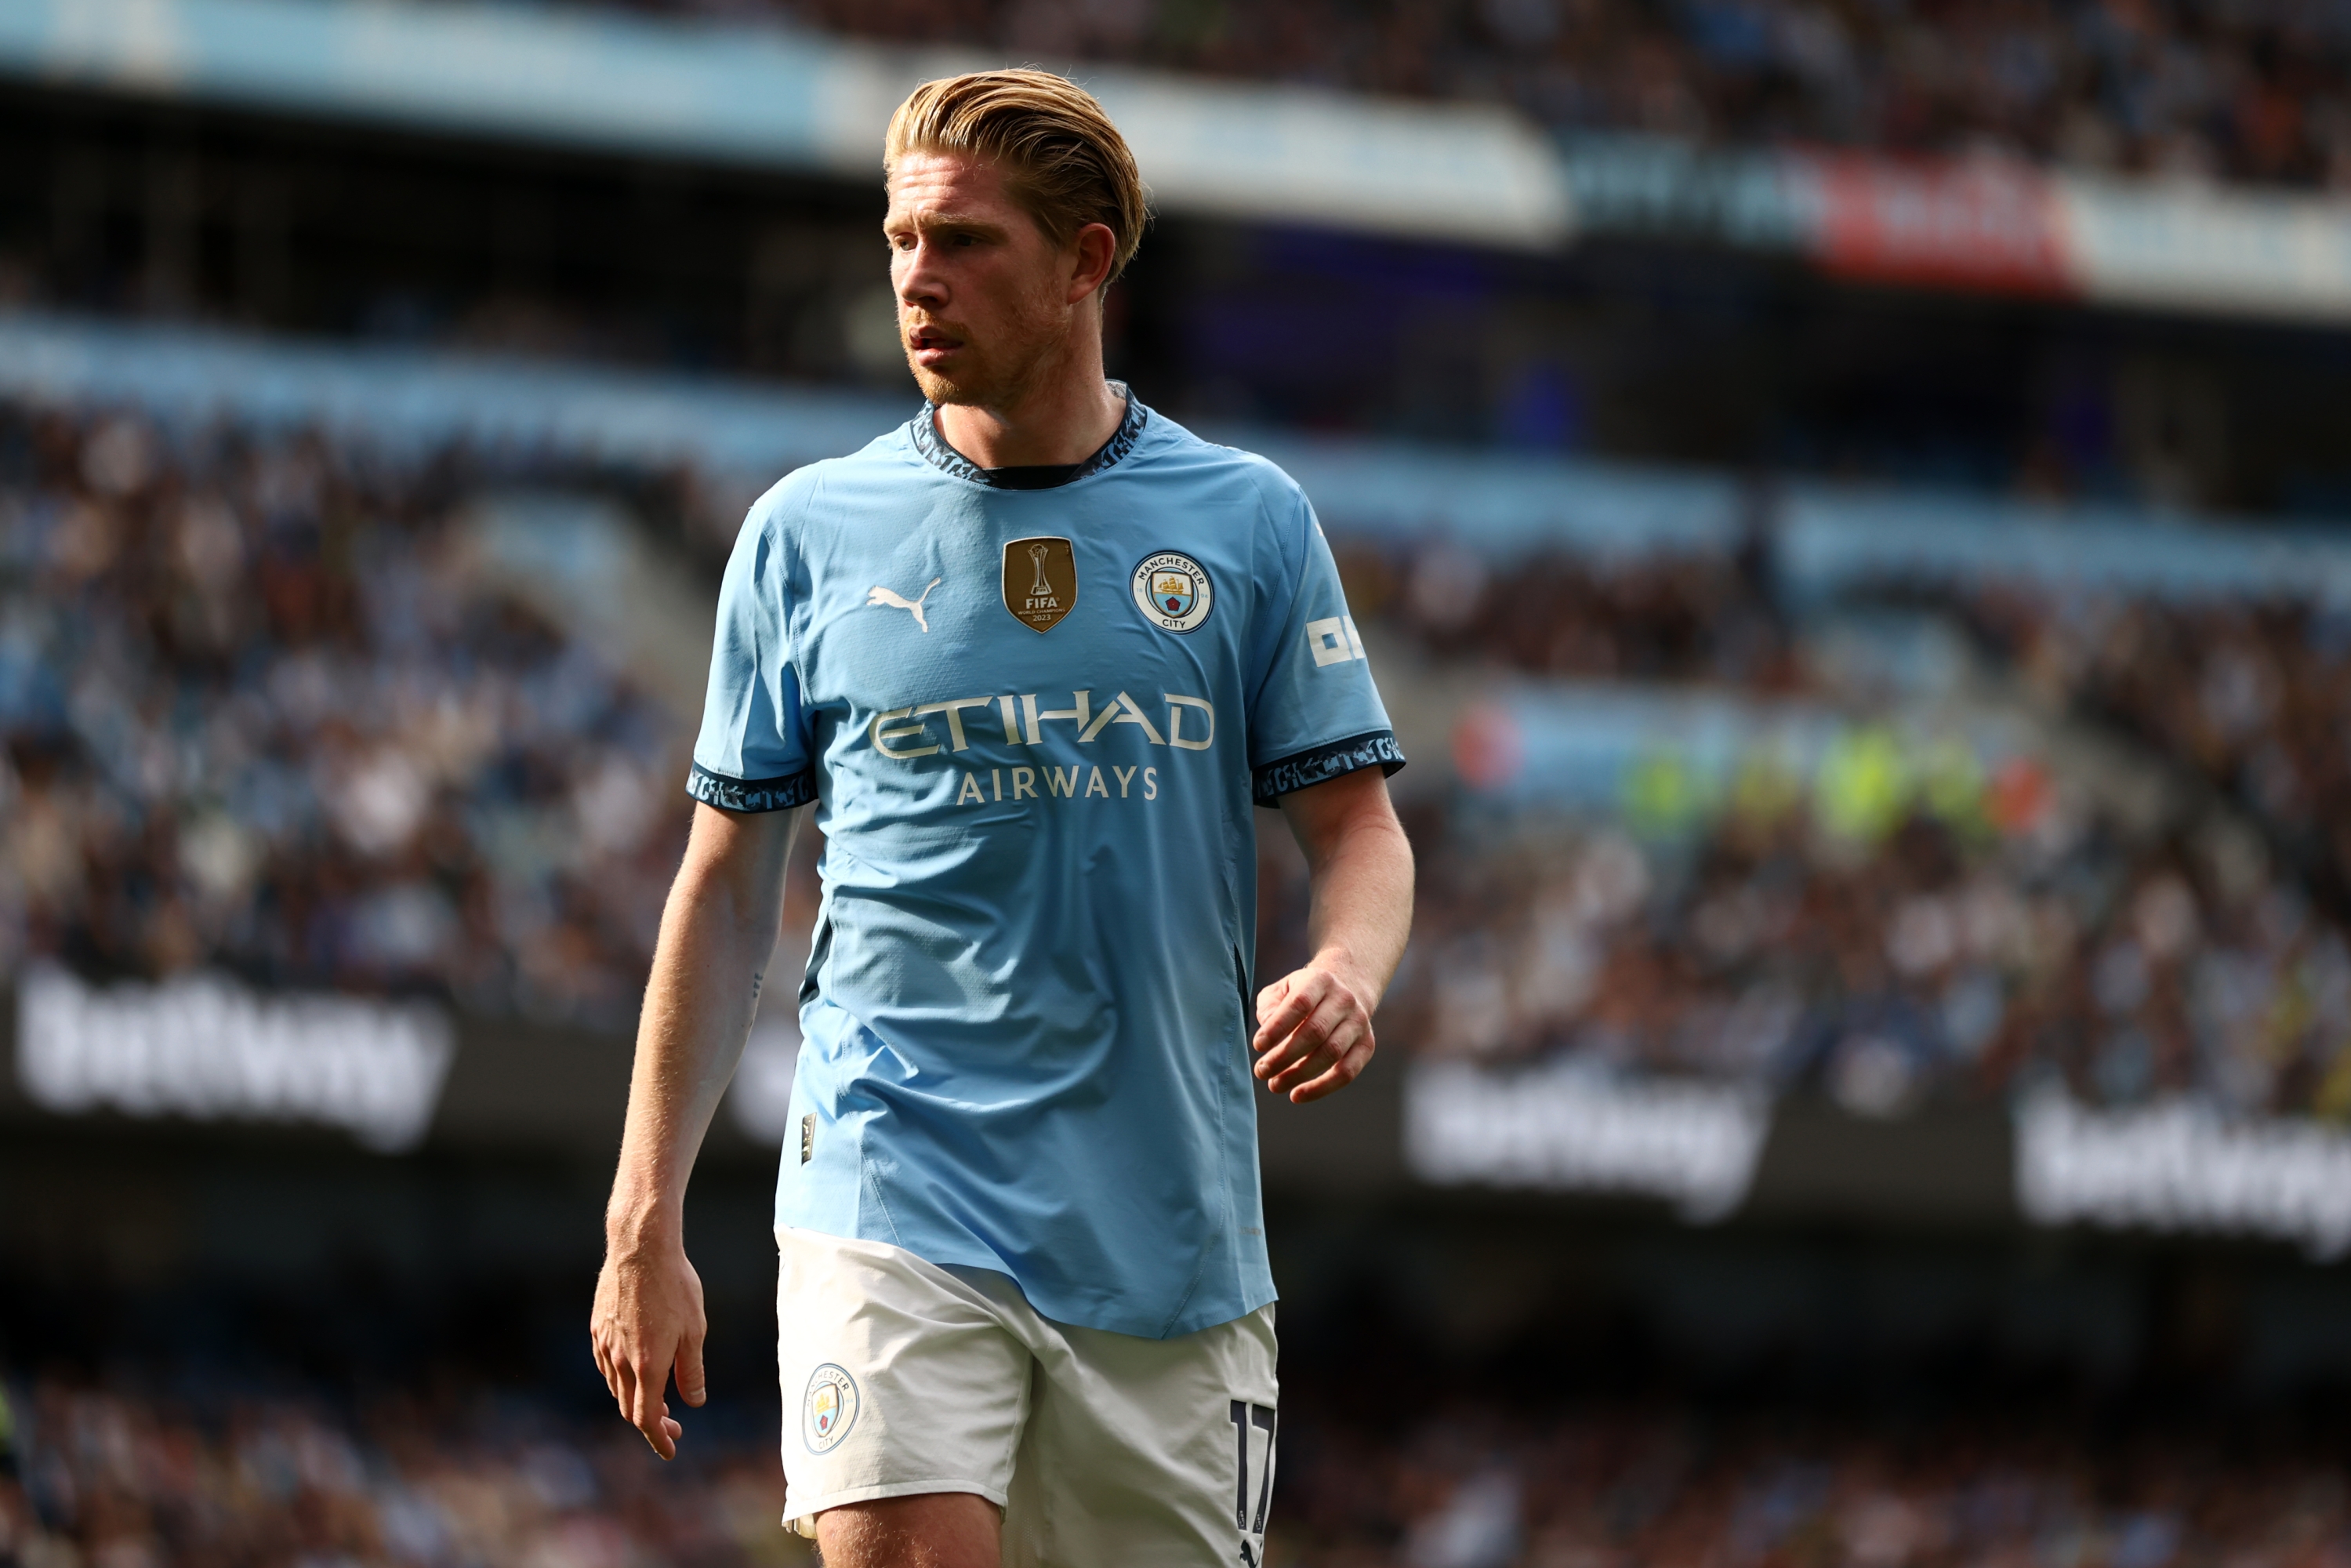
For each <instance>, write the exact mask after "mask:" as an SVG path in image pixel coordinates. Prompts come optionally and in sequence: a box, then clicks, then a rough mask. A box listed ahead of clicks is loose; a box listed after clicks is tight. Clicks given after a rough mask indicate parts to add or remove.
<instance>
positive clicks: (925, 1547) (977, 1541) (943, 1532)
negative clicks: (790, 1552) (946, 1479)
mask: <svg viewBox="0 0 2351 1568" xmlns="http://www.w3.org/2000/svg"><path fill="white" fill-rule="evenodd" d="M1003 1533H1004V1514H1003V1511H1002V1510H1000V1509H998V1507H997V1506H996V1505H995V1504H994V1503H992V1502H990V1501H988V1500H987V1499H986V1498H984V1497H980V1496H978V1495H977V1494H976V1493H972V1492H959V1491H936V1492H923V1493H920V1494H918V1495H916V1496H914V1497H892V1498H880V1499H877V1500H874V1501H872V1502H852V1503H847V1504H844V1505H843V1506H841V1507H840V1508H829V1509H826V1510H825V1511H823V1512H822V1513H820V1514H818V1515H817V1516H816V1544H817V1551H818V1552H819V1553H820V1554H821V1555H822V1557H823V1558H824V1563H825V1568H998V1561H999V1558H1000V1554H1001V1552H1002V1547H1001V1545H1000V1544H999V1542H1001V1540H1002V1538H1003Z"/></svg>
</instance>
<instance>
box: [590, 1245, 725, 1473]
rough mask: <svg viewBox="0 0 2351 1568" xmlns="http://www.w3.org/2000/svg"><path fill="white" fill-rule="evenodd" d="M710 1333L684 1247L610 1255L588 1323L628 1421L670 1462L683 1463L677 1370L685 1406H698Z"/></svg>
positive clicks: (601, 1366) (600, 1367)
mask: <svg viewBox="0 0 2351 1568" xmlns="http://www.w3.org/2000/svg"><path fill="white" fill-rule="evenodd" d="M709 1329H710V1324H709V1322H708V1320H707V1319H705V1317H704V1316H703V1311H702V1278H701V1276H700V1275H698V1274H696V1273H695V1271H694V1265H693V1264H691V1263H689V1262H687V1261H686V1260H685V1249H684V1247H683V1246H680V1245H679V1244H678V1243H676V1242H675V1241H670V1242H667V1243H653V1244H648V1245H644V1246H640V1247H632V1248H628V1249H622V1248H621V1247H619V1246H614V1247H612V1248H611V1249H609V1250H608V1251H607V1252H606V1254H605V1257H604V1271H603V1272H602V1273H601V1274H600V1275H598V1276H597V1279H596V1306H595V1309H594V1311H593V1312H590V1315H589V1320H588V1338H589V1341H590V1343H592V1344H593V1345H594V1346H595V1349H596V1370H597V1371H599V1372H601V1373H602V1374H603V1375H604V1385H605V1386H606V1387H607V1388H610V1389H611V1391H612V1397H613V1398H614V1399H615V1400H616V1401H618V1402H619V1404H620V1406H621V1415H622V1417H623V1418H624V1419H626V1420H627V1421H628V1423H629V1425H631V1426H632V1427H635V1428H636V1429H637V1430H638V1431H640V1432H643V1434H644V1435H645V1441H646V1442H648V1443H651V1444H652V1445H653V1452H654V1453H656V1454H659V1455H660V1456H661V1457H662V1458H664V1459H674V1458H677V1439H678V1437H679V1436H680V1435H681V1434H682V1433H683V1432H684V1427H680V1426H679V1425H678V1424H677V1422H675V1421H674V1420H673V1419H671V1417H670V1413H669V1405H668V1403H667V1402H666V1401H664V1399H663V1398H662V1393H663V1390H664V1389H665V1388H666V1387H668V1385H669V1379H670V1374H671V1373H672V1372H673V1371H674V1372H675V1373H676V1374H677V1396H678V1397H679V1398H680V1399H683V1400H684V1401H685V1402H686V1403H687V1404H688V1405H695V1406H698V1405H700V1404H701V1403H702V1402H703V1400H704V1399H705V1398H707V1397H708V1395H707V1394H706V1393H705V1390H704V1388H703V1379H702V1341H703V1337H704V1335H705V1334H706V1333H709Z"/></svg>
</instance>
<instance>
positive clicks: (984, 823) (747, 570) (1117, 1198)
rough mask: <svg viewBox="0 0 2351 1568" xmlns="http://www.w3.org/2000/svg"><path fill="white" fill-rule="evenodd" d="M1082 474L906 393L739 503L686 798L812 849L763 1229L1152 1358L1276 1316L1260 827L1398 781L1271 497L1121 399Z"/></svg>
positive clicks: (1297, 546)
mask: <svg viewBox="0 0 2351 1568" xmlns="http://www.w3.org/2000/svg"><path fill="white" fill-rule="evenodd" d="M1122 390H1123V389H1122ZM1073 472H1074V475H1075V476H1074V477H1072V478H1071V479H1069V480H1068V481H1067V482H1065V483H1061V484H1059V485H1057V486H1054V487H1052V488H1049V489H1028V488H1020V489H1014V488H1004V487H1000V486H999V485H998V483H997V482H996V481H995V480H994V479H992V478H991V476H989V475H988V474H987V472H985V471H983V470H981V469H979V468H977V467H975V466H974V465H972V464H971V463H969V462H968V461H967V460H966V459H965V458H964V457H962V456H961V455H959V454H957V453H956V451H955V450H954V449H953V448H952V447H951V446H949V445H948V444H946V442H945V441H944V440H942V439H941V438H940V436H939V434H938V433H937V430H936V428H935V424H934V423H933V421H932V418H931V412H930V410H929V409H928V408H927V407H925V410H924V411H923V413H920V414H919V415H917V416H916V417H915V418H914V420H913V421H912V422H910V423H908V424H906V425H905V426H904V427H902V428H901V429H899V430H897V431H894V432H893V433H892V434H888V435H885V436H883V437H882V438H881V439H879V440H877V441H875V442H873V443H872V444H871V445H869V446H867V447H866V448H865V449H864V450H863V451H862V452H859V453H857V454H855V455H852V456H848V457H842V458H836V459H833V460H831V461H829V462H823V463H817V464H812V465H810V466H808V467H805V468H802V469H799V471H798V472H796V473H794V474H793V475H792V476H790V477H789V478H787V479H785V480H784V481H783V482H782V483H781V484H778V486H776V487H775V488H774V489H772V490H770V491H768V494H767V495H766V496H764V497H761V498H760V499H759V501H758V503H757V504H756V505H755V506H754V507H752V509H751V513H750V516H749V517H748V518H747V520H746V521H745V523H744V526H743V531H742V534H741V536H740V538H738V539H737V542H736V546H735V553H734V556H733V559H731V560H729V562H728V563H727V567H726V581H725V586H724V587H723V589H722V590H721V591H720V598H719V612H718V632H717V638H716V647H715V649H714V650H713V653H712V658H711V675H710V688H709V695H708V700H707V708H706V711H705V715H704V718H703V727H702V734H701V737H700V739H699V741H698V742H697V744H696V745H695V755H694V769H693V777H692V783H691V790H692V793H693V794H694V796H695V799H697V800H704V801H706V802H708V803H709V804H711V805H714V806H719V807H724V808H726V809H728V810H739V811H758V810H781V809H785V808H789V807H791V806H796V805H799V804H801V803H803V802H806V801H809V800H814V801H815V802H816V803H817V812H816V820H817V822H818V825H819V826H820V828H821V829H822V831H823V832H824V835H825V845H824V854H823V862H822V869H823V881H824V897H823V902H822V904H821V909H820V914H819V915H818V920H817V928H816V932H815V938H814V943H813V946H812V950H811V952H810V959H809V968H808V977H807V981H806V983H805V984H804V985H803V987H802V988H801V990H800V1028H801V1033H802V1040H803V1043H802V1045H801V1047H800V1058H799V1071H798V1075H797V1078H796V1080H795V1082H794V1083H793V1087H792V1115H793V1125H794V1127H795V1129H796V1131H795V1133H794V1134H793V1135H792V1136H790V1137H788V1138H787V1140H786V1142H785V1147H784V1159H783V1169H782V1171H781V1173H780V1176H779V1179H778V1186H777V1195H776V1218H777V1223H778V1224H779V1225H789V1226H796V1227H800V1228H807V1229H811V1230H815V1231H819V1232H821V1233H824V1234H829V1235H833V1236H841V1237H851V1238H856V1239H864V1240H871V1241H884V1242H889V1243H893V1244H894V1245H896V1246H900V1247H904V1248H905V1249H908V1250H910V1251H912V1252H914V1254H915V1255H917V1256H918V1257H922V1258H925V1259H927V1260H930V1261H932V1262H934V1263H937V1264H941V1265H944V1266H948V1267H964V1268H977V1269H988V1270H999V1271H1001V1272H1003V1273H1005V1274H1008V1275H1009V1276H1011V1278H1012V1279H1013V1280H1014V1281H1017V1282H1018V1283H1019V1286H1020V1289H1021V1291H1023V1292H1024V1293H1025V1294H1026V1295H1027V1296H1028V1298H1029V1302H1030V1304H1031V1305H1033V1306H1034V1307H1035V1308H1036V1309H1037V1310H1038V1311H1039V1312H1041V1313H1043V1314H1044V1315H1045V1316H1047V1317H1049V1318H1052V1319H1055V1320H1058V1321H1060V1322H1068V1323H1075V1324H1080V1325H1082V1326H1085V1327H1091V1328H1101V1329H1109V1330H1113V1331H1115V1332H1118V1333H1131V1334H1143V1335H1148V1336H1153V1337H1165V1336H1168V1335H1172V1334H1180V1333H1190V1332H1191V1331H1193V1330H1195V1329H1200V1328H1205V1327H1207V1326H1208V1325H1210V1324H1212V1323H1219V1322H1226V1321H1228V1320H1229V1319H1232V1318H1237V1317H1239V1316H1241V1315H1243V1314H1244V1313H1247V1312H1252V1311H1255V1310H1256V1309H1257V1308H1259V1307H1260V1306H1263V1305H1264V1304H1265V1303H1267V1302H1268V1301H1272V1300H1273V1299H1274V1290H1273V1280H1272V1275H1271V1273H1270V1270H1269V1269H1268V1267H1267V1264H1266V1250H1265V1222H1264V1218H1263V1211H1262V1206H1261V1202H1260V1197H1259V1185H1258V1164H1257V1108H1256V1103H1255V1100H1254V1098H1253V1090H1254V1089H1255V1081H1254V1080H1253V1079H1252V1078H1251V1076H1250V1072H1249V1066H1250V1060H1251V1059H1250V1055H1249V1036H1250V1034H1251V1032H1252V1031H1253V1029H1254V1023H1255V1006H1254V1001H1253V996H1254V981H1253V977H1252V976H1251V974H1250V967H1251V960H1252V956H1253V955H1254V953H1255V951H1256V941H1257V930H1256V924H1257V923H1256V913H1257V848H1256V828H1255V824H1254V822H1253V821H1251V815H1250V807H1251V804H1252V802H1253V801H1254V802H1255V803H1257V804H1261V805H1270V804H1272V803H1273V802H1274V801H1275V800H1277V799H1278V798H1279V797H1280V796H1281V795H1282V794H1284V793H1286V792H1288V791H1289V790H1291V789H1299V788H1301V787H1303V786H1306V785H1310V784H1315V783H1319V782H1321V781H1322V780H1324V779H1332V778H1336V777H1337V776H1339V775H1340V774H1342V773H1345V772H1348V771H1351V770H1353V769H1355V768H1365V767H1374V766H1376V767H1383V768H1387V769H1388V770H1389V771H1391V772H1392V771H1394V770H1395V768H1398V767H1401V766H1402V765H1403V761H1404V758H1403V755H1402V753H1401V752H1399V751H1398V750H1397V748H1396V744H1395V737H1394V734H1393V732H1392V730H1391V729H1390V727H1389V724H1388V718H1387V714H1386V711H1385V710H1384V708H1383V707H1382V706H1381V704H1380V698H1379V694H1378V692H1377V691H1376V690H1374V686H1373V684H1372V676H1371V669H1370V666H1369V664H1366V663H1365V661H1364V652H1363V643H1362V641H1361V639H1360V638H1359V637H1358V636H1357V635H1356V632H1355V628H1354V623H1353V621H1352V620H1350V619H1349V617H1348V614H1347V606H1346V603H1345V601H1344V599H1343V595H1342V592H1341V590H1340V585H1339V577H1338V572H1337V570H1335V568H1334V567H1333V565H1332V559H1331V550H1330V547H1329V545H1328V544H1327V543H1326V542H1325V541H1324V539H1323V538H1322V530H1321V528H1320V527H1319V526H1318V525H1317V524H1316V522H1315V520H1314V514H1313V511H1312V509H1311V507H1309V506H1308V505H1307V501H1306V497H1304V496H1303V495H1302V494H1301V492H1300V490H1299V488H1298V486H1296V485H1295V484H1293V483H1292V482H1291V481H1290V478H1289V476H1286V475H1284V474H1283V473H1282V472H1281V471H1280V469H1278V468H1276V467H1275V466H1274V465H1272V464H1270V463H1268V462H1266V461H1265V460H1264V459H1263V458H1260V457H1256V456H1252V455H1249V454H1247V453H1243V452H1237V451H1234V450H1233V449H1231V448H1229V447H1224V446H1217V445H1212V444H1209V443H1207V442H1205V441H1202V440H1200V439H1199V438H1198V437H1197V436H1195V435H1194V434H1191V433H1190V432H1189V431H1187V430H1185V429H1183V428H1182V427H1181V426H1179V425H1176V424H1174V423H1170V422H1169V421H1167V420H1166V419H1165V418H1162V417H1161V416H1159V415H1157V414H1155V413H1152V412H1150V411H1149V410H1148V409H1146V408H1144V406H1143V404H1142V403H1141V402H1137V401H1135V400H1134V398H1133V397H1132V396H1130V397H1129V398H1128V400H1127V413H1126V416H1125V419H1124V420H1123V423H1121V426H1120V428H1119V432H1118V434H1117V435H1116V436H1114V437H1113V439H1112V441H1111V442H1110V443H1109V444H1107V445H1106V446H1104V447H1103V448H1102V451H1101V452H1100V453H1098V454H1096V455H1095V456H1094V457H1093V458H1092V460H1091V461H1089V462H1088V463H1085V464H1083V465H1078V466H1077V468H1076V469H1075V470H1074V471H1073ZM1256 1092H1261V1091H1256Z"/></svg>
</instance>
